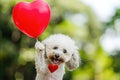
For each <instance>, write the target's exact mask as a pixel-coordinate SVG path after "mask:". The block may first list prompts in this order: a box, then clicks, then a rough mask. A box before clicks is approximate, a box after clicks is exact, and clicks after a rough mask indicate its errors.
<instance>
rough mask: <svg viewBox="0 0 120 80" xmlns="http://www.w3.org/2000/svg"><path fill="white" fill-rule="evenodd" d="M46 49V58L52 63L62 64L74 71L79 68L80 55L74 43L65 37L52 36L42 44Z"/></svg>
mask: <svg viewBox="0 0 120 80" xmlns="http://www.w3.org/2000/svg"><path fill="white" fill-rule="evenodd" d="M42 43H43V44H44V45H45V48H46V57H47V58H48V60H49V61H50V62H51V63H54V64H58V65H59V64H62V63H65V64H66V66H67V67H68V68H69V69H70V70H73V69H75V68H77V67H78V66H79V55H78V53H77V47H76V46H75V43H74V41H73V40H72V39H71V38H70V37H68V36H65V35H62V34H56V35H52V36H50V37H49V38H47V39H46V40H44V41H43V42H42Z"/></svg>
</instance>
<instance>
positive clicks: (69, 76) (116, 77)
mask: <svg viewBox="0 0 120 80" xmlns="http://www.w3.org/2000/svg"><path fill="white" fill-rule="evenodd" d="M20 1H29V2H31V1H32V0H0V80H34V79H35V75H36V71H35V67H34V44H35V40H34V39H32V38H29V37H27V36H26V35H24V34H23V33H21V32H20V31H19V30H18V29H16V27H15V25H14V23H13V20H12V18H11V13H12V9H13V7H14V5H15V4H16V3H18V2H20ZM47 2H48V3H49V4H50V6H51V11H52V15H51V22H50V24H49V26H48V28H47V29H46V30H45V32H44V33H43V34H42V35H41V36H40V37H39V40H40V41H41V40H43V39H45V38H46V37H48V36H49V35H51V34H55V33H63V34H67V35H69V36H71V37H72V38H73V39H74V40H75V41H76V44H77V45H78V47H79V52H80V57H81V66H80V67H79V68H78V69H76V70H75V71H73V72H69V71H67V72H66V74H65V76H64V80H120V63H119V61H120V51H116V55H108V54H106V53H107V52H106V51H104V50H103V49H102V47H101V45H100V42H99V40H100V38H101V36H102V35H103V34H104V32H105V31H106V30H107V29H108V28H109V27H111V26H114V24H115V21H116V20H118V19H120V9H118V10H116V13H115V15H114V16H113V18H112V19H111V20H110V21H109V22H106V23H104V24H105V25H104V24H103V23H102V22H101V21H100V20H99V19H98V18H97V16H96V15H95V13H94V12H93V11H92V9H91V8H90V7H89V6H87V5H85V4H84V3H82V2H81V1H80V0H47ZM113 28H114V29H116V30H117V28H116V27H113Z"/></svg>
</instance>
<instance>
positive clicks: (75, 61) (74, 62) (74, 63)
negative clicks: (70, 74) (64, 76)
mask: <svg viewBox="0 0 120 80" xmlns="http://www.w3.org/2000/svg"><path fill="white" fill-rule="evenodd" d="M79 63H80V58H79V53H78V51H77V50H75V51H74V53H73V54H72V57H71V59H70V60H69V61H68V62H66V67H67V68H68V70H70V71H72V70H74V69H76V68H78V67H79Z"/></svg>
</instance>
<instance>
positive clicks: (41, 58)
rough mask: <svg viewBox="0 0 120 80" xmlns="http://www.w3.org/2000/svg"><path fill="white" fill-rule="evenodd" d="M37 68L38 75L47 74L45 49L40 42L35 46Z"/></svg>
mask: <svg viewBox="0 0 120 80" xmlns="http://www.w3.org/2000/svg"><path fill="white" fill-rule="evenodd" d="M35 66H36V70H37V73H45V72H46V63H45V47H44V45H43V44H42V43H40V42H39V41H37V42H36V44H35Z"/></svg>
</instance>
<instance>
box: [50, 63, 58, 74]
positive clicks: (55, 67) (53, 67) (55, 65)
mask: <svg viewBox="0 0 120 80" xmlns="http://www.w3.org/2000/svg"><path fill="white" fill-rule="evenodd" d="M48 69H49V70H50V72H51V73H53V72H55V71H56V70H57V69H58V65H57V64H49V65H48Z"/></svg>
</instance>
